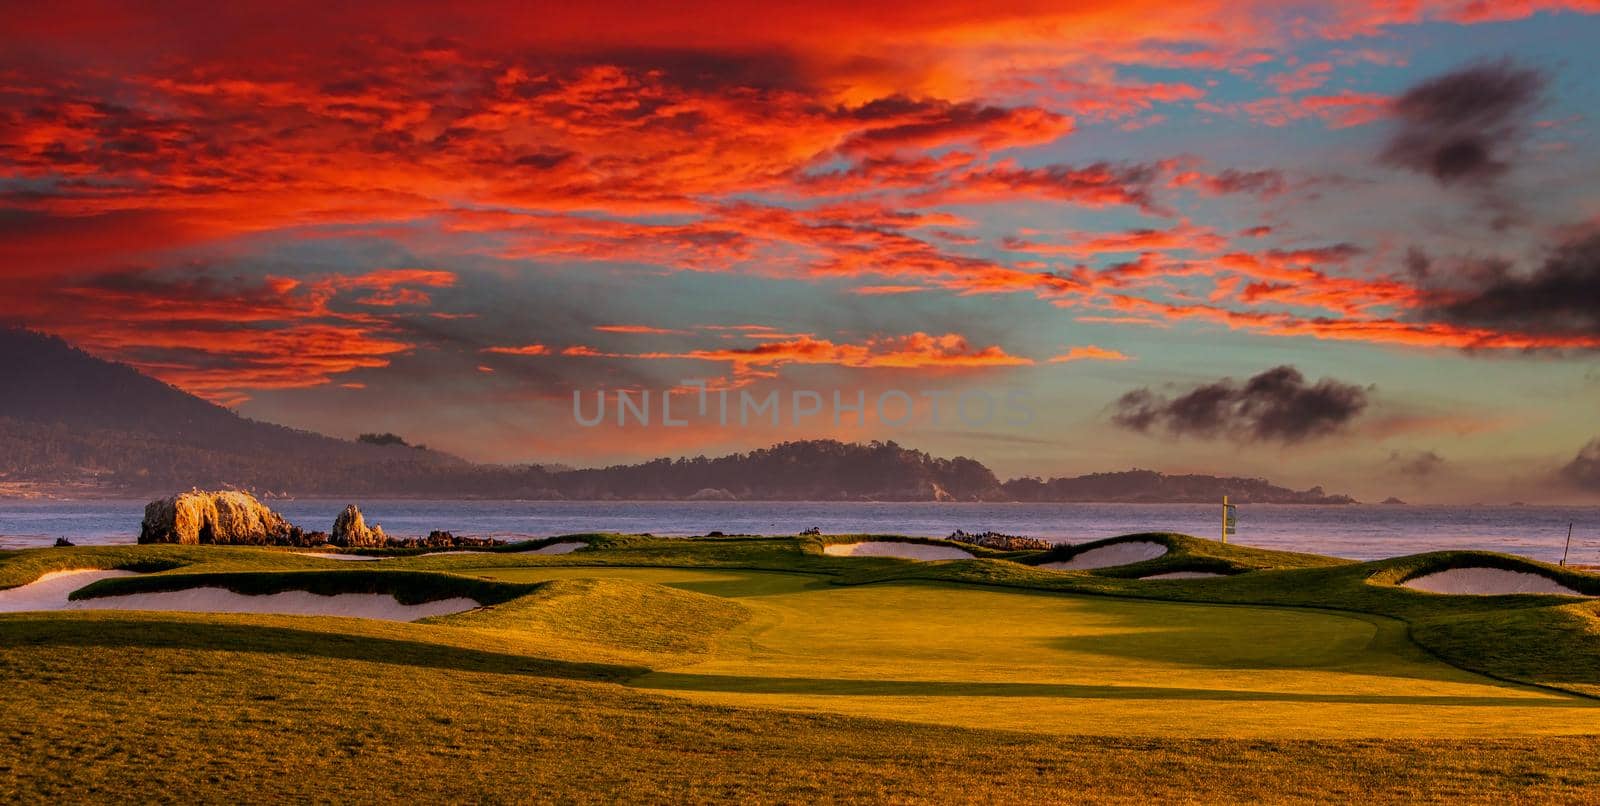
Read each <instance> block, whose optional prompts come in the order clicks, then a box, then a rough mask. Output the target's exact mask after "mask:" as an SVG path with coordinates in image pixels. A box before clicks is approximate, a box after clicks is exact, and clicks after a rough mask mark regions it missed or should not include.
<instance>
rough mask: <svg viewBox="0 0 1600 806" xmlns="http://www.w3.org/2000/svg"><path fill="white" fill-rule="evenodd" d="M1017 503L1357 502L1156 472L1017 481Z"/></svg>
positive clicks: (1010, 492) (1262, 482)
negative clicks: (1227, 498) (1224, 498)
mask: <svg viewBox="0 0 1600 806" xmlns="http://www.w3.org/2000/svg"><path fill="white" fill-rule="evenodd" d="M1004 489H1005V492H1006V494H1007V496H1008V497H1010V498H1011V499H1012V500H1016V501H1083V502H1088V501H1107V502H1113V501H1125V502H1129V503H1213V502H1216V501H1220V500H1222V497H1223V496H1224V495H1226V496H1228V497H1229V498H1230V499H1232V500H1233V501H1234V502H1235V503H1239V504H1353V503H1355V499H1353V498H1351V497H1349V496H1347V495H1329V494H1327V493H1326V492H1324V491H1323V489H1322V488H1321V487H1312V488H1311V489H1309V490H1299V491H1297V490H1291V489H1288V488H1286V487H1279V486H1277V485H1275V484H1272V483H1271V482H1269V481H1267V480H1266V479H1249V478H1239V477H1237V476H1201V475H1183V476H1169V475H1166V474H1164V473H1157V472H1155V471H1154V470H1128V471H1124V472H1121V473H1092V474H1090V475H1087V476H1074V477H1072V478H1060V479H1050V480H1049V481H1044V480H1041V479H1037V478H1020V479H1012V480H1011V481H1008V482H1006V483H1005V485H1004Z"/></svg>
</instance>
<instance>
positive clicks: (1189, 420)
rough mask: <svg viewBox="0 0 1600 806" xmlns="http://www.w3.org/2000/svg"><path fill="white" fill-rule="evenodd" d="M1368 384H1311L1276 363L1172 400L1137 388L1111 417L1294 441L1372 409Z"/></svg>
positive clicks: (1147, 425)
mask: <svg viewBox="0 0 1600 806" xmlns="http://www.w3.org/2000/svg"><path fill="white" fill-rule="evenodd" d="M1367 392H1368V390H1367V389H1366V388H1363V387H1360V386H1356V385H1353V384H1348V383H1342V382H1339V381H1335V380H1332V379H1329V378H1324V379H1322V380H1320V381H1318V382H1317V383H1315V384H1308V383H1307V382H1306V379H1305V376H1304V375H1302V374H1300V371H1299V370H1297V369H1295V368H1294V367H1290V366H1282V367H1275V368H1273V369H1269V370H1267V371H1266V372H1263V373H1261V374H1260V375H1257V376H1255V377H1253V378H1251V379H1250V380H1248V381H1246V382H1245V383H1244V384H1243V385H1240V384H1239V383H1238V382H1236V381H1234V380H1233V379H1232V378H1224V379H1222V380H1220V381H1217V382H1215V383H1209V384H1205V385H1202V386H1198V387H1195V388H1194V389H1191V390H1189V391H1188V392H1185V393H1184V394H1182V395H1179V396H1178V397H1176V398H1169V397H1167V396H1166V395H1163V394H1160V393H1157V392H1155V391H1152V390H1150V389H1148V388H1146V389H1135V390H1133V391H1131V392H1129V393H1127V394H1125V395H1123V396H1122V397H1121V398H1118V400H1117V401H1116V403H1114V404H1113V405H1112V408H1113V413H1112V415H1111V421H1112V422H1114V423H1116V424H1117V425H1119V426H1122V427H1123V428H1127V429H1131V430H1134V431H1143V432H1148V431H1151V430H1155V429H1161V430H1164V431H1166V432H1167V433H1169V434H1172V435H1173V436H1200V437H1216V436H1228V437H1232V438H1235V439H1245V440H1257V441H1263V442H1268V441H1270V442H1283V443H1292V442H1300V441H1302V440H1306V439H1311V438H1314V437H1321V436H1326V435H1328V434H1332V433H1334V432H1336V431H1338V430H1339V429H1341V428H1343V427H1344V426H1345V425H1346V424H1348V423H1349V422H1351V421H1352V420H1354V419H1355V418H1356V417H1358V416H1359V415H1360V414H1361V412H1362V411H1364V410H1366V408H1367V402H1368V401H1367Z"/></svg>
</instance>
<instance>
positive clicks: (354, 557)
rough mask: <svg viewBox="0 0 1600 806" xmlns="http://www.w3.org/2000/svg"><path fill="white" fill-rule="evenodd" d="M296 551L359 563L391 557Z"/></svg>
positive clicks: (311, 555) (306, 554)
mask: <svg viewBox="0 0 1600 806" xmlns="http://www.w3.org/2000/svg"><path fill="white" fill-rule="evenodd" d="M294 553H295V554H298V555H300V556H302V557H321V558H322V559H324V560H345V561H347V562H358V563H364V562H372V561H374V560H387V559H389V558H388V557H368V556H366V555H364V554H335V553H333V552H331V551H296V552H294Z"/></svg>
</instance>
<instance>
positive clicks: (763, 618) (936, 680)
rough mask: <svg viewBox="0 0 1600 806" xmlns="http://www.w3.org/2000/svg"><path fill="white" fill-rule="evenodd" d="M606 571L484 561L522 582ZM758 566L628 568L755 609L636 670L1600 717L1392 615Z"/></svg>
mask: <svg viewBox="0 0 1600 806" xmlns="http://www.w3.org/2000/svg"><path fill="white" fill-rule="evenodd" d="M607 572H608V569H582V570H579V569H524V570H518V571H484V572H482V573H484V574H485V575H487V576H491V577H493V578H496V579H510V580H515V581H524V582H525V581H534V580H542V579H560V578H571V577H573V576H574V575H581V574H605V573H607ZM469 573H470V572H469ZM769 576H772V575H770V574H764V573H759V572H742V573H739V574H730V573H728V572H693V571H688V570H684V569H662V570H659V571H658V570H655V569H635V570H633V571H631V572H630V573H629V574H628V578H629V579H630V580H635V581H639V582H642V581H657V582H660V583H661V584H665V585H674V586H679V587H683V588H686V589H694V588H700V589H702V590H704V589H707V588H710V589H715V590H718V591H719V592H720V595H723V596H731V597H738V599H737V600H738V601H739V602H740V603H741V604H742V605H743V606H744V607H745V608H746V609H748V610H749V611H750V612H751V614H752V616H751V618H750V619H749V622H748V623H747V624H744V625H741V626H740V627H738V628H736V629H733V630H731V631H730V632H728V633H727V634H726V635H725V636H723V637H722V638H721V639H720V640H719V641H717V642H716V648H715V651H714V652H713V653H712V654H711V655H710V656H708V657H705V658H703V659H698V660H696V661H695V662H694V663H691V664H687V665H682V666H673V667H656V668H657V671H655V672H652V673H651V674H648V675H644V676H643V677H640V678H637V679H635V680H633V681H631V684H632V685H635V686H638V687H641V688H648V689H654V690H658V691H664V692H670V693H674V694H677V695H680V696H685V697H689V698H691V699H694V700H696V701H700V702H707V703H716V704H721V705H735V706H759V707H771V708H784V709H799V710H807V711H827V712H833V713H840V714H855V715H867V716H872V717H877V718H884V719H898V720H907V721H914V722H928V723H937V724H943V725H953V726H964V727H990V728H1003V729H1008V730H1021V731H1036V732H1042V733H1053V734H1064V735H1065V734H1097V735H1108V736H1116V735H1123V736H1126V735H1146V736H1185V737H1203V736H1217V737H1221V736H1227V737H1251V738H1269V737H1276V738H1288V737H1294V738H1328V737H1380V736H1382V737H1413V738H1425V737H1438V738H1443V737H1468V736H1473V737H1491V736H1536V735H1559V734H1586V733H1600V703H1594V702H1591V701H1588V700H1584V699H1581V698H1576V697H1571V696H1566V695H1562V694H1557V693H1553V692H1548V691H1542V690H1539V689H1534V688H1529V687H1525V686H1516V685H1510V684H1506V683H1502V682H1500V681H1496V680H1491V679H1488V678H1485V677H1483V676H1481V675H1475V674H1472V673H1469V672H1465V671H1462V670H1460V669H1457V668H1455V667H1452V666H1449V665H1447V664H1444V663H1442V662H1440V661H1439V660H1437V659H1435V658H1433V657H1431V656H1429V655H1428V654H1426V653H1425V652H1422V651H1421V650H1419V649H1418V648H1417V647H1415V646H1414V645H1412V644H1411V643H1410V642H1409V641H1408V640H1407V639H1406V632H1405V625H1404V624H1402V623H1401V622H1399V621H1396V620H1394V619H1388V618H1382V617H1374V616H1361V615H1355V614H1348V613H1337V612H1319V611H1310V610H1305V609H1287V608H1263V607H1244V606H1218V605H1194V604H1173V603H1165V602H1150V601H1138V600H1118V599H1111V598H1107V597H1084V596H1061V595H1050V594H1038V593H1028V592H1019V591H1010V590H1003V589H985V588H973V587H971V586H956V585H942V584H937V583H919V582H910V583H898V584H874V585H863V586H858V587H848V588H838V587H829V586H819V585H813V584H806V583H804V582H803V581H802V580H801V579H795V578H793V575H782V576H780V577H779V578H778V579H768V578H767V577H769ZM741 583H742V584H741Z"/></svg>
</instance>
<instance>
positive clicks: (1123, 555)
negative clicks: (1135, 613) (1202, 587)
mask: <svg viewBox="0 0 1600 806" xmlns="http://www.w3.org/2000/svg"><path fill="white" fill-rule="evenodd" d="M1166 553H1167V547H1166V546H1165V545H1164V544H1161V543H1157V542H1155V541H1153V540H1125V541H1123V542H1121V543H1112V544H1110V545H1107V546H1100V547H1098V548H1092V549H1089V550H1088V551H1084V552H1080V553H1078V554H1076V555H1074V556H1073V558H1072V559H1070V560H1067V561H1066V562H1055V563H1040V564H1039V566H1038V567H1040V568H1054V569H1056V570H1058V571H1087V570H1090V569H1092V568H1112V567H1115V566H1118V565H1132V564H1134V563H1140V562H1144V561H1145V560H1154V559H1155V558H1157V557H1160V556H1162V555H1164V554H1166ZM1179 573H1181V572H1179ZM1166 578H1167V579H1176V577H1166ZM1146 579H1149V577H1146Z"/></svg>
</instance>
